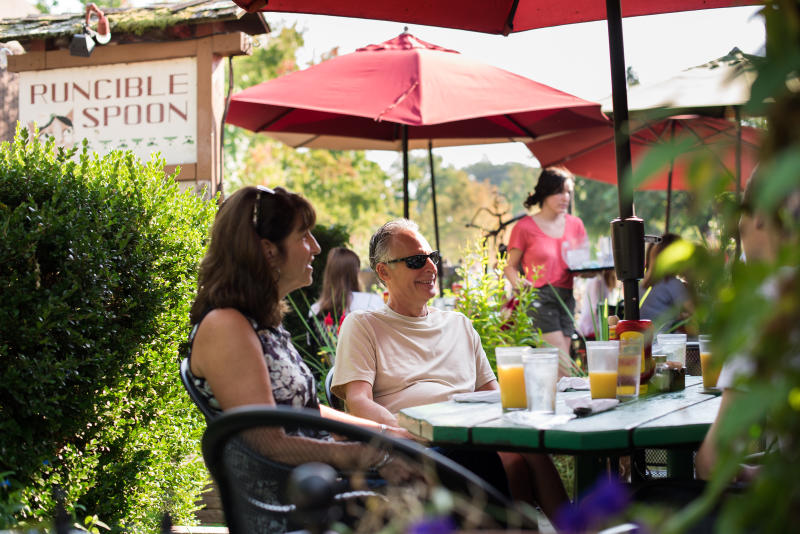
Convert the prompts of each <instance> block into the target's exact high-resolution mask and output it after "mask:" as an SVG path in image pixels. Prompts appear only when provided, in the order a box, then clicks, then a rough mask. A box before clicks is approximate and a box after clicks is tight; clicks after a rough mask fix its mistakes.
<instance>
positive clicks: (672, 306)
mask: <svg viewBox="0 0 800 534" xmlns="http://www.w3.org/2000/svg"><path fill="white" fill-rule="evenodd" d="M680 239H681V237H680V236H679V235H676V234H671V233H667V234H664V235H663V236H661V241H660V242H658V243H656V244H654V245H653V246H652V247H651V248H650V249H649V250H648V254H647V271H646V272H645V273H644V278H642V281H641V283H640V284H639V286H640V287H639V295H640V298H643V299H644V300H643V301H642V304H641V306H640V308H639V318H641V319H649V320H650V321H652V322H653V328H654V330H655V332H659V331H661V332H667V331H671V330H673V329H674V327H675V326H676V324H677V323H679V322H681V321H683V320H684V319H686V318H687V317H689V316H690V315H691V311H692V310H691V303H690V301H689V292H688V290H687V288H686V283H685V282H684V281H683V280H681V279H680V278H678V277H677V276H675V275H672V274H670V275H667V276H661V277H657V276H656V275H655V272H656V269H655V264H656V261H657V259H658V255H659V254H661V252H662V251H664V250H665V249H666V248H667V247H669V246H670V245H671V244H673V243H675V242H676V241H679V240H680ZM648 289H649V290H650V291H649V293H647V296H646V297H645V293H646V292H647V290H648Z"/></svg>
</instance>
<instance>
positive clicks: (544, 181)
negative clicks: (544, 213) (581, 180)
mask: <svg viewBox="0 0 800 534" xmlns="http://www.w3.org/2000/svg"><path fill="white" fill-rule="evenodd" d="M567 180H573V181H574V180H575V177H574V176H573V175H572V173H571V172H569V171H568V170H567V169H566V168H564V167H546V168H544V169H542V173H541V174H540V175H539V181H537V182H536V188H535V189H534V190H533V193H531V194H530V195H528V198H527V199H526V200H525V202H523V203H522V205H523V206H525V208H530V207H532V206H534V205H536V204H538V205H539V207H540V208H541V207H542V203H543V202H544V199H546V198H547V197H549V196H550V195H556V194H558V193H561V192H562V191H563V190H564V182H566V181H567Z"/></svg>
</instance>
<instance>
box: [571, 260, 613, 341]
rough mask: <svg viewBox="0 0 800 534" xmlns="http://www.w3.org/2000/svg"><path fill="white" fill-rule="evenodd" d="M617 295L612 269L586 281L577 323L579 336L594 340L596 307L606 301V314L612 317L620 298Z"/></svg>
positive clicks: (598, 319)
mask: <svg viewBox="0 0 800 534" xmlns="http://www.w3.org/2000/svg"><path fill="white" fill-rule="evenodd" d="M619 293H620V292H619V287H618V283H617V274H616V272H614V269H605V270H604V271H602V272H601V273H598V274H597V275H596V276H595V277H594V278H591V279H589V280H587V282H586V286H585V292H584V295H583V300H582V301H581V313H580V319H579V321H578V330H579V331H580V333H581V335H583V336H584V337H585V338H588V339H594V338H595V325H598V324H600V323H599V321H600V316H599V315H598V310H597V306H598V305H602V304H603V302H604V301H607V302H608V314H609V315H614V314H615V313H616V305H617V301H618V300H619V297H620V294H619Z"/></svg>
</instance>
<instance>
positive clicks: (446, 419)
mask: <svg viewBox="0 0 800 534" xmlns="http://www.w3.org/2000/svg"><path fill="white" fill-rule="evenodd" d="M501 415H502V409H501V407H500V403H487V402H455V401H445V402H439V403H436V404H426V405H424V406H415V407H413V408H406V409H404V410H401V411H400V413H399V414H398V422H399V423H400V426H402V427H404V428H406V429H408V430H409V431H410V432H411V433H412V434H416V435H417V436H421V437H422V438H424V439H426V440H428V441H431V442H435V443H469V442H470V429H471V428H472V427H473V426H475V425H478V424H481V423H483V422H485V421H491V420H492V419H498V418H499V417H500V416H501Z"/></svg>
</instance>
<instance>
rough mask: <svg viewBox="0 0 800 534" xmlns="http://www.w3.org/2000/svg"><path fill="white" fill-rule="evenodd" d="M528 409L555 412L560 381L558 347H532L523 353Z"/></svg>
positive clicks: (536, 411) (539, 411) (535, 411)
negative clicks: (557, 385) (557, 386)
mask: <svg viewBox="0 0 800 534" xmlns="http://www.w3.org/2000/svg"><path fill="white" fill-rule="evenodd" d="M522 363H523V365H524V367H525V391H526V392H527V397H528V411H530V412H533V413H555V411H556V384H557V383H558V349H555V348H551V349H550V348H548V349H530V351H529V352H528V353H527V354H525V355H523V357H522Z"/></svg>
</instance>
